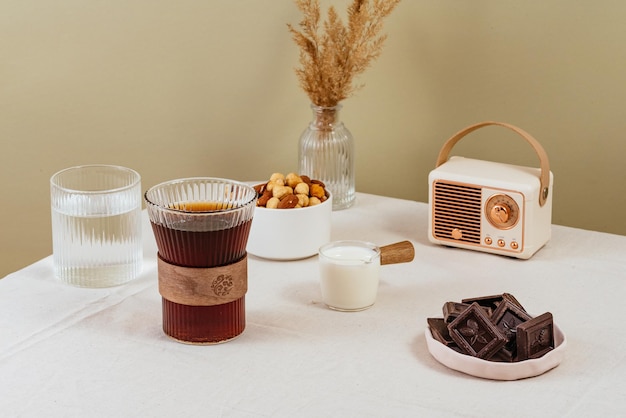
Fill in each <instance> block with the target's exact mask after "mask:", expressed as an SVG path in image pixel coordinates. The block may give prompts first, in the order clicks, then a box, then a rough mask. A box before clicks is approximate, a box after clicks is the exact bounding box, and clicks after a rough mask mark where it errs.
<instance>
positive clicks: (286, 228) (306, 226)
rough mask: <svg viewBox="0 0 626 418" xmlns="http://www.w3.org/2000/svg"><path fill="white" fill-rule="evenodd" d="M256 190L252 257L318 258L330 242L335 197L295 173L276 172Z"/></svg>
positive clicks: (319, 182)
mask: <svg viewBox="0 0 626 418" xmlns="http://www.w3.org/2000/svg"><path fill="white" fill-rule="evenodd" d="M254 189H255V190H256V192H257V195H258V200H257V207H256V209H255V212H254V217H253V218H252V226H251V229H250V236H249V238H248V246H247V251H248V253H249V254H252V255H255V256H257V257H262V258H267V259H272V260H297V259H301V258H307V257H311V256H313V255H316V254H317V252H318V250H319V248H320V247H321V246H322V245H324V244H326V243H327V242H329V241H330V218H331V213H332V207H333V204H332V194H331V193H330V192H329V191H328V190H327V189H326V186H325V185H324V183H323V182H321V181H319V180H316V179H311V178H309V177H307V176H304V175H298V174H296V173H289V174H287V175H284V174H282V173H274V174H272V175H271V176H270V178H269V180H268V181H267V182H265V183H261V184H258V185H256V186H254Z"/></svg>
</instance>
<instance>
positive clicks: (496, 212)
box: [491, 203, 511, 224]
mask: <svg viewBox="0 0 626 418" xmlns="http://www.w3.org/2000/svg"><path fill="white" fill-rule="evenodd" d="M509 213H511V208H510V207H508V206H507V205H506V204H504V203H498V204H496V205H494V206H493V207H492V208H491V218H492V219H493V220H494V221H496V222H498V223H501V224H505V223H506V221H508V220H509Z"/></svg>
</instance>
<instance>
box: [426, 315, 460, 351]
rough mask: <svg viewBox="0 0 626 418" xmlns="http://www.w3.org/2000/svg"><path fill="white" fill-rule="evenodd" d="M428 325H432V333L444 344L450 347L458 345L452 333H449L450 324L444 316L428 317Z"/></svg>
mask: <svg viewBox="0 0 626 418" xmlns="http://www.w3.org/2000/svg"><path fill="white" fill-rule="evenodd" d="M427 321H428V326H429V327H430V333H431V335H432V336H433V338H434V339H435V340H437V341H439V342H440V343H442V344H445V345H446V346H448V347H450V346H452V345H456V343H455V342H454V341H452V338H450V334H449V333H448V324H447V323H446V321H444V320H443V318H427Z"/></svg>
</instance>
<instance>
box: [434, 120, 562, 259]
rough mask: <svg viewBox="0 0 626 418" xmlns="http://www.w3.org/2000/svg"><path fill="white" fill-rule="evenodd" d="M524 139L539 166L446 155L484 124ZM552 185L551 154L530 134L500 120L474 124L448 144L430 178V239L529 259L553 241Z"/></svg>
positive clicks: (457, 134)
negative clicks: (551, 234)
mask: <svg viewBox="0 0 626 418" xmlns="http://www.w3.org/2000/svg"><path fill="white" fill-rule="evenodd" d="M490 125H497V126H503V127H505V128H508V129H510V130H512V131H514V132H516V133H517V134H519V135H520V136H521V137H522V138H524V139H525V140H526V141H527V142H528V143H529V144H530V145H531V146H532V147H533V148H534V150H535V152H536V153H537V155H538V157H539V161H540V168H531V167H522V166H517V165H511V164H503V163H497V162H491V161H482V160H475V159H470V158H463V157H457V156H453V157H451V158H450V159H448V155H449V153H450V151H451V150H452V148H453V147H454V145H455V144H456V143H457V142H458V141H460V140H461V139H462V138H463V137H464V136H466V135H467V134H469V133H470V132H473V131H475V130H477V129H479V128H482V127H484V126H490ZM552 181H553V176H552V173H551V172H550V164H549V161H548V156H547V154H546V152H545V150H544V149H543V147H542V146H541V145H540V144H539V142H537V140H536V139H534V138H533V137H532V136H530V135H529V134H528V133H527V132H526V131H524V130H522V129H520V128H518V127H516V126H513V125H509V124H507V123H502V122H481V123H478V124H475V125H471V126H469V127H467V128H465V129H463V130H461V131H459V132H457V133H456V134H455V135H454V136H452V137H451V138H450V139H448V141H446V142H445V144H444V145H443V147H442V148H441V151H440V152H439V157H438V159H437V165H436V168H435V169H434V170H432V171H431V172H430V174H429V176H428V185H429V186H428V189H429V190H428V191H429V227H428V235H429V240H430V241H431V242H433V243H437V244H442V245H447V246H452V247H459V248H466V249H471V250H478V251H483V252H487V253H493V254H500V255H506V256H511V257H517V258H522V259H528V258H530V257H531V256H532V255H533V254H534V253H535V252H537V250H539V249H540V248H541V247H542V246H543V245H544V244H545V243H546V242H548V240H549V239H550V232H551V222H552Z"/></svg>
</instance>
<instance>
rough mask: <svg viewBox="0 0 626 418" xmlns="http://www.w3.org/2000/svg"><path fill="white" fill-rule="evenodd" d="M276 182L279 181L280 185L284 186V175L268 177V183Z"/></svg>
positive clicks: (277, 174) (276, 174)
mask: <svg viewBox="0 0 626 418" xmlns="http://www.w3.org/2000/svg"><path fill="white" fill-rule="evenodd" d="M276 180H280V181H281V182H282V184H283V185H284V184H285V175H284V174H283V173H273V174H272V175H271V176H270V181H272V182H275V181H276Z"/></svg>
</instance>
